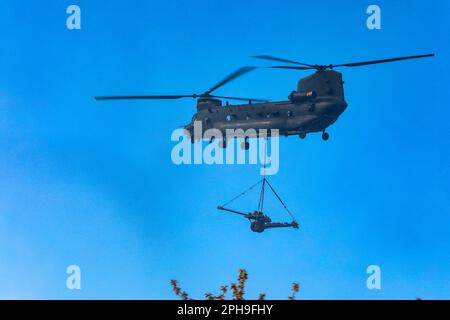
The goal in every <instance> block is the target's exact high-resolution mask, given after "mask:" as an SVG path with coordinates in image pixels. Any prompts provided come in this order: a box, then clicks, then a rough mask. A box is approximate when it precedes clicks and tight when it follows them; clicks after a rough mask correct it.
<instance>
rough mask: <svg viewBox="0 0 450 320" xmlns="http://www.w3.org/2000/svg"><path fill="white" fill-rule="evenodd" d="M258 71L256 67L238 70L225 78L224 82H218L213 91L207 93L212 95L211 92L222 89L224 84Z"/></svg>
mask: <svg viewBox="0 0 450 320" xmlns="http://www.w3.org/2000/svg"><path fill="white" fill-rule="evenodd" d="M254 69H256V67H242V68H239V69H238V70H236V71H234V72H233V73H231V74H230V75H228V76H227V77H225V78H224V79H223V80H222V81H220V82H218V83H217V84H216V85H215V86H214V87H212V88H211V89H209V90H208V91H206V94H210V93H211V92H213V91H215V90H217V89H218V88H220V87H221V86H223V85H224V84H226V83H228V82H230V81H232V80H234V79H236V78H238V77H240V76H242V75H244V74H246V73H247V72H250V71H252V70H254Z"/></svg>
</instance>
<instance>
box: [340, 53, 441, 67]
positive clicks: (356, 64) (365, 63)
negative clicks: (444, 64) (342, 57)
mask: <svg viewBox="0 0 450 320" xmlns="http://www.w3.org/2000/svg"><path fill="white" fill-rule="evenodd" d="M427 57H434V53H431V54H423V55H418V56H408V57H400V58H391V59H382V60H370V61H363V62H353V63H343V64H335V65H333V66H332V67H359V66H366V65H370V64H377V63H385V62H393V61H400V60H408V59H418V58H427Z"/></svg>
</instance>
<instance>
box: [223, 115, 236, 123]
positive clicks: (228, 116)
mask: <svg viewBox="0 0 450 320" xmlns="http://www.w3.org/2000/svg"><path fill="white" fill-rule="evenodd" d="M225 119H226V120H227V121H228V122H230V121H233V120H236V119H237V116H236V115H235V114H227V116H226V118H225Z"/></svg>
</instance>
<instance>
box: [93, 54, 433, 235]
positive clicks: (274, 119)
mask: <svg viewBox="0 0 450 320" xmlns="http://www.w3.org/2000/svg"><path fill="white" fill-rule="evenodd" d="M433 56H434V54H424V55H414V56H407V57H398V58H390V59H382V60H370V61H363V62H352V63H343V64H329V65H317V64H314V65H313V64H307V63H303V62H299V61H293V60H287V59H282V58H277V57H273V56H265V55H262V56H254V58H258V59H264V60H270V61H277V62H283V63H288V64H290V65H282V66H271V67H269V68H275V69H293V70H315V72H314V73H313V74H311V75H309V76H307V77H304V78H302V79H300V80H299V81H298V85H297V91H292V92H291V93H290V94H289V96H288V100H287V101H276V102H270V101H267V100H261V99H252V98H241V97H230V96H217V95H213V94H212V93H213V92H214V91H216V90H217V89H219V88H220V87H222V86H223V85H225V84H227V83H229V82H230V81H233V80H235V79H236V78H238V77H240V76H242V75H244V74H246V73H248V72H250V71H252V70H254V69H256V67H242V68H240V69H238V70H236V71H234V72H233V73H231V74H230V75H228V76H227V77H225V78H224V79H223V80H222V81H220V82H218V83H217V84H216V85H214V86H213V87H211V88H210V89H209V90H207V91H205V92H204V93H197V94H195V93H194V94H188V95H143V96H100V97H95V99H96V100H132V99H139V100H147V99H170V100H173V99H181V98H193V99H197V112H196V113H195V114H194V115H193V117H192V120H191V122H190V123H189V124H187V125H186V126H184V129H185V130H187V132H188V133H189V135H190V137H191V141H192V143H194V142H195V141H196V140H201V139H202V137H203V133H204V132H205V131H206V130H208V129H218V130H219V131H220V132H221V133H222V137H223V140H222V141H220V142H219V145H220V146H221V147H223V148H225V147H226V145H227V139H233V138H244V142H243V143H242V148H243V149H245V150H247V149H249V146H250V144H249V142H248V139H249V138H255V137H256V138H259V137H262V136H263V135H260V132H261V130H264V138H267V137H268V136H267V133H268V132H270V130H273V129H278V130H279V134H280V135H283V136H290V135H298V136H299V137H300V138H302V139H304V138H305V137H306V135H307V134H308V133H313V132H322V139H323V140H328V138H329V134H328V132H326V130H327V128H328V127H329V126H331V125H332V124H333V123H334V122H336V120H337V119H338V118H339V116H340V115H341V114H342V113H343V112H344V111H345V109H346V108H347V102H346V101H345V97H344V82H343V80H342V74H341V73H339V72H337V71H334V69H335V68H338V67H359V66H365V65H371V64H378V63H386V62H394V61H400V60H408V59H418V58H426V57H433ZM221 99H225V100H237V101H246V102H247V103H246V104H238V105H230V104H229V103H228V101H226V103H225V105H223V104H222V100H221ZM197 121H200V122H201V124H202V126H201V128H202V132H201V136H200V137H195V136H194V124H195V122H197ZM239 129H241V130H239ZM250 129H253V130H250ZM228 130H232V131H233V132H234V135H233V136H232V137H227V131H228ZM236 133H238V134H236ZM239 133H241V134H242V136H239ZM252 133H253V134H254V136H252V135H251V134H252ZM211 141H212V140H211ZM211 141H210V142H211ZM266 147H267V139H266ZM264 172H265V171H264ZM260 183H261V191H260V197H259V202H258V208H257V210H255V211H253V212H251V213H244V212H242V211H237V210H234V209H230V208H227V206H228V205H229V204H230V203H231V202H233V201H234V200H236V199H237V198H239V197H240V196H242V195H244V194H245V193H247V192H248V191H250V190H251V189H253V188H254V187H256V186H257V185H259V184H260ZM266 186H267V187H268V188H269V189H270V191H272V193H273V194H274V195H275V196H276V198H277V199H278V200H279V202H280V203H281V205H282V206H283V207H284V209H285V211H286V212H287V213H288V214H289V215H290V216H291V218H292V222H290V223H287V222H281V223H280V222H272V220H271V218H270V217H269V216H268V215H266V214H264V212H263V207H264V199H265V190H266ZM217 209H218V210H221V211H226V212H230V213H234V214H237V215H240V216H243V217H244V218H247V219H248V220H249V221H250V222H251V223H250V228H251V230H252V231H254V232H258V233H261V232H263V231H264V230H266V229H271V228H287V227H291V228H295V229H298V228H299V225H298V223H297V222H296V220H295V217H294V215H293V214H292V213H291V212H290V211H289V209H288V208H287V207H286V205H285V204H284V202H283V201H282V200H281V198H280V196H279V195H278V193H277V192H276V191H275V189H274V188H273V187H272V185H271V184H270V183H269V181H268V180H267V178H266V175H265V173H264V178H263V179H262V180H261V181H259V182H258V183H256V184H255V185H253V186H252V187H250V188H249V189H247V190H246V191H244V192H242V193H240V194H239V195H238V196H236V197H235V198H233V199H232V200H231V201H229V202H227V203H226V204H224V205H222V206H219V207H217Z"/></svg>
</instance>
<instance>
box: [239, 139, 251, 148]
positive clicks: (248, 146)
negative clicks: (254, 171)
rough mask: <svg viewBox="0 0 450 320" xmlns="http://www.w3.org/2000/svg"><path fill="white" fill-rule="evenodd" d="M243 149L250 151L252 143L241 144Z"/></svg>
mask: <svg viewBox="0 0 450 320" xmlns="http://www.w3.org/2000/svg"><path fill="white" fill-rule="evenodd" d="M241 149H242V150H248V149H250V143H249V142H248V141H245V142H242V143H241Z"/></svg>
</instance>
